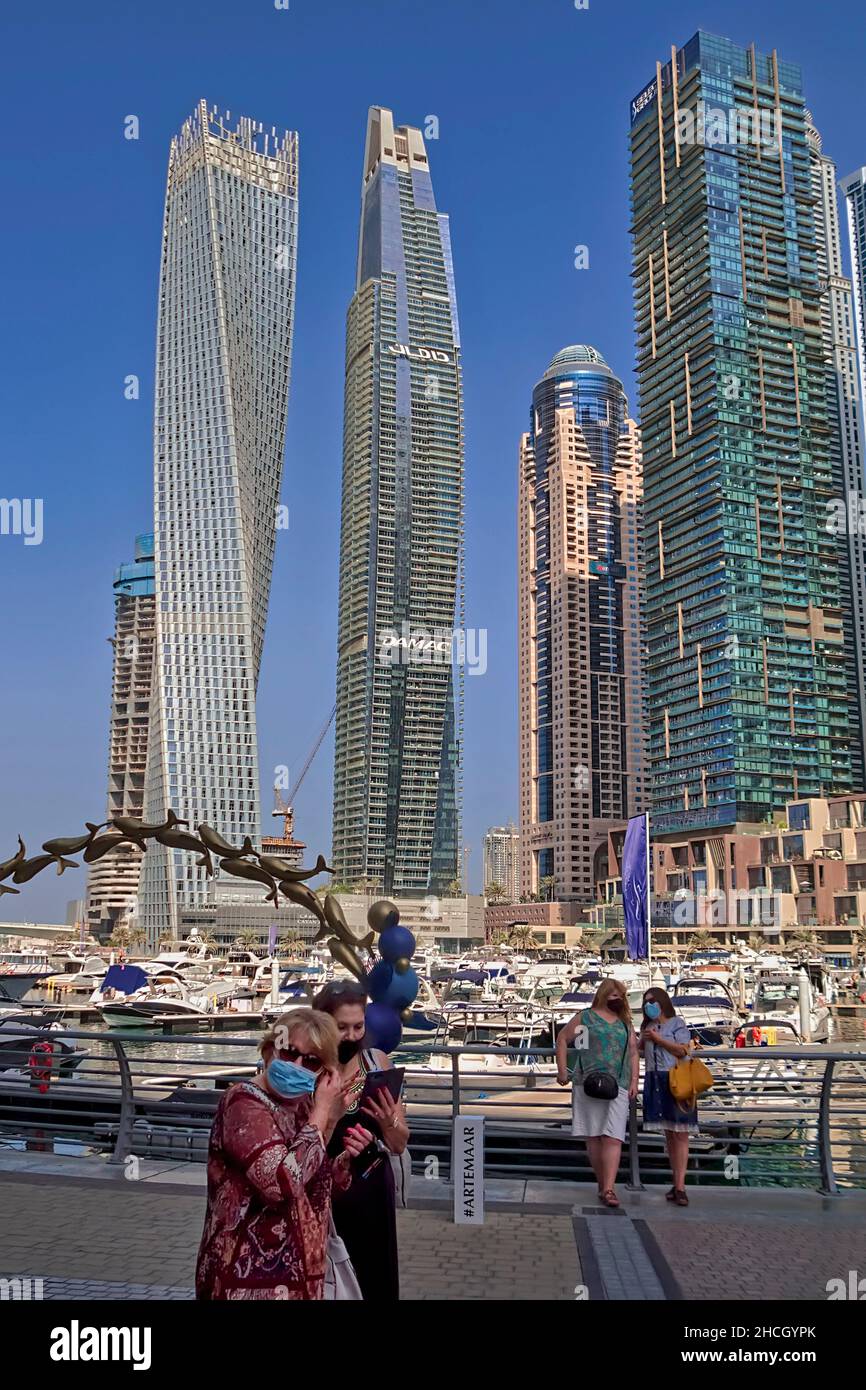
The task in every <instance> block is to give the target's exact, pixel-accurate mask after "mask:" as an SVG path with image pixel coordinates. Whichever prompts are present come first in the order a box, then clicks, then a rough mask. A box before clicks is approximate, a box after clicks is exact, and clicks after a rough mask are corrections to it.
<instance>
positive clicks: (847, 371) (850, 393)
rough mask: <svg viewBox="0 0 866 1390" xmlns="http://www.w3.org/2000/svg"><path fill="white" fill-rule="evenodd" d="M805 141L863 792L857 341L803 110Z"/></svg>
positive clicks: (816, 138) (830, 174)
mask: <svg viewBox="0 0 866 1390" xmlns="http://www.w3.org/2000/svg"><path fill="white" fill-rule="evenodd" d="M806 136H807V138H808V141H809V155H810V158H811V164H812V192H813V194H814V199H815V201H814V216H815V243H816V249H817V256H818V284H819V287H820V291H821V336H822V339H823V345H824V364H825V375H826V386H827V425H828V430H829V434H828V443H829V446H830V467H831V469H832V472H833V479H834V489H835V490H836V496H835V498H834V502H833V504H832V505H831V515H830V516H829V517H828V518H827V525H828V527H829V529H830V530H831V531H832V533H833V534H834V535H835V536H837V537H838V539H839V548H840V552H841V553H840V560H839V582H840V598H841V603H842V614H843V625H844V628H845V652H846V657H847V661H848V719H849V725H850V730H851V777H852V782H853V786H854V788H855V789H856V790H857V791H860V790H863V789H866V766H864V764H866V750H864V737H866V540H864V532H866V517H864V516H863V515H862V514H861V512H860V510H859V508H858V503H859V502H862V499H863V425H862V420H861V416H860V389H859V384H858V373H857V347H856V342H857V339H856V331H855V326H854V305H853V302H852V294H851V281H850V280H849V279H848V277H847V276H846V275H845V274H844V273H843V270H844V267H843V264H842V244H841V236H840V230H839V201H838V198H837V194H836V165H835V163H834V162H833V160H832V159H831V157H830V155H828V154H827V153H826V151H825V150H824V149H823V145H822V141H821V136H820V134H819V132H818V130H817V129H816V127H815V124H814V122H813V121H812V117H811V114H810V112H808V111H807V112H806ZM852 523H853V524H852Z"/></svg>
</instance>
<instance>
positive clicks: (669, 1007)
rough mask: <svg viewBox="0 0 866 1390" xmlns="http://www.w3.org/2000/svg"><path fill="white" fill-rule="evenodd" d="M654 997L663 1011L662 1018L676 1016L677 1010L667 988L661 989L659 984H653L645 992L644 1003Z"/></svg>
mask: <svg viewBox="0 0 866 1390" xmlns="http://www.w3.org/2000/svg"><path fill="white" fill-rule="evenodd" d="M648 999H652V1000H653V1001H654V1002H655V1003H656V1004H658V1006H659V1008H660V1009H661V1011H662V1018H676V1014H677V1011H676V1009H675V1008H674V1006H673V1001H672V999H671V996H670V995H669V994H668V992H667V990H666V989H659V988H658V986H657V985H651V986H650V988H649V989H645V990H644V992H643V1003H644V1004H645V1003H646V1002H647V1000H648Z"/></svg>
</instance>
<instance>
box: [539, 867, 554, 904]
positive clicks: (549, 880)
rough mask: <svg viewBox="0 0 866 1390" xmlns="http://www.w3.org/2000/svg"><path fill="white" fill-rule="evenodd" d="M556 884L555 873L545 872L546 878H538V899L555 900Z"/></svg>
mask: <svg viewBox="0 0 866 1390" xmlns="http://www.w3.org/2000/svg"><path fill="white" fill-rule="evenodd" d="M555 886H556V879H555V878H554V876H553V874H545V876H544V878H540V879H539V880H538V901H539V902H540V903H542V902H548V903H552V902H553V890H554V888H555Z"/></svg>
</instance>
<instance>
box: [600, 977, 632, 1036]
mask: <svg viewBox="0 0 866 1390" xmlns="http://www.w3.org/2000/svg"><path fill="white" fill-rule="evenodd" d="M612 994H618V995H619V997H620V999H621V1000H622V1012H621V1013H620V1018H621V1019H622V1021H623V1023H624V1024H625V1025H626V1027H627V1028H628V1029H629V1032H631V1027H632V1022H631V1007H630V1005H629V1002H628V994H627V993H626V988H625V985H624V984H623V983H622V981H621V980H610V979H608V980H602V982H601V984H600V985H599V987H598V989H597V990H596V991H595V998H594V999H593V1001H592V1008H593V1009H604V1008H607V1001H608V999H609V998H610V996H611V995H612Z"/></svg>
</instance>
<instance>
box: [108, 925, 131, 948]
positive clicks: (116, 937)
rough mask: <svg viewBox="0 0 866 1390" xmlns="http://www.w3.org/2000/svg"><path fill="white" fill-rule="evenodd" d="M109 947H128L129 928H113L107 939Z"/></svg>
mask: <svg viewBox="0 0 866 1390" xmlns="http://www.w3.org/2000/svg"><path fill="white" fill-rule="evenodd" d="M108 944H109V946H121V947H125V946H128V945H129V927H115V928H114V931H113V932H112V933H111V936H110V937H109V938H108Z"/></svg>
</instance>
